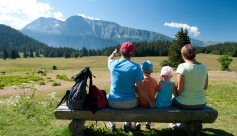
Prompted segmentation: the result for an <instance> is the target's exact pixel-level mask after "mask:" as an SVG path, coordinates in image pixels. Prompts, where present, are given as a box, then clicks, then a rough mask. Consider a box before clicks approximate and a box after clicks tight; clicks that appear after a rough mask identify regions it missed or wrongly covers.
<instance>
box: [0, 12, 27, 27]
mask: <svg viewBox="0 0 237 136" xmlns="http://www.w3.org/2000/svg"><path fill="white" fill-rule="evenodd" d="M29 23H30V22H29V21H25V20H21V19H19V18H16V17H12V16H11V15H0V24H5V25H8V26H11V27H13V28H15V29H21V28H22V27H24V26H25V25H26V24H29Z"/></svg>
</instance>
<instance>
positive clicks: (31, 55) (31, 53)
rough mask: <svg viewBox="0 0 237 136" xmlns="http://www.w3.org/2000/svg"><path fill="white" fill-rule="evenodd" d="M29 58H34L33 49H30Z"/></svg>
mask: <svg viewBox="0 0 237 136" xmlns="http://www.w3.org/2000/svg"><path fill="white" fill-rule="evenodd" d="M29 57H34V54H33V51H32V48H30V56H29Z"/></svg>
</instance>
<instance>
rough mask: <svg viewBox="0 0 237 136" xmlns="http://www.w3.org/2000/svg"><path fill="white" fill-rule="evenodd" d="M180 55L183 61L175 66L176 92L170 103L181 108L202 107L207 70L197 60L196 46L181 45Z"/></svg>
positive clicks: (206, 83)
mask: <svg viewBox="0 0 237 136" xmlns="http://www.w3.org/2000/svg"><path fill="white" fill-rule="evenodd" d="M181 52H182V57H183V59H184V61H185V63H182V64H180V65H179V66H178V68H177V71H176V73H177V93H178V94H179V96H177V97H175V98H173V101H172V104H173V105H174V106H176V107H178V108H182V109H190V110H191V109H200V108H203V107H204V106H205V105H206V103H207V99H206V97H205V90H206V89H207V87H208V72H207V68H206V67H205V65H204V64H202V63H199V62H197V61H196V60H195V59H194V58H195V57H196V48H195V47H194V46H193V45H191V44H187V45H185V46H183V47H182V50H181Z"/></svg>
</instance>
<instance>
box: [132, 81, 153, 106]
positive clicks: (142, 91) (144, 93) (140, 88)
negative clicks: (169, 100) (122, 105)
mask: <svg viewBox="0 0 237 136" xmlns="http://www.w3.org/2000/svg"><path fill="white" fill-rule="evenodd" d="M136 85H137V88H138V91H139V94H140V96H141V97H142V98H143V99H145V100H146V101H147V102H148V103H149V105H150V107H151V108H154V107H155V106H156V103H155V102H153V101H152V100H151V98H150V96H149V95H148V93H147V91H146V88H145V87H144V85H143V83H142V81H139V82H136Z"/></svg>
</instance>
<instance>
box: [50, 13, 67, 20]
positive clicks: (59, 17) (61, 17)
mask: <svg viewBox="0 0 237 136" xmlns="http://www.w3.org/2000/svg"><path fill="white" fill-rule="evenodd" d="M53 16H54V18H56V19H59V20H62V21H65V19H63V14H62V13H61V12H53Z"/></svg>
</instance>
